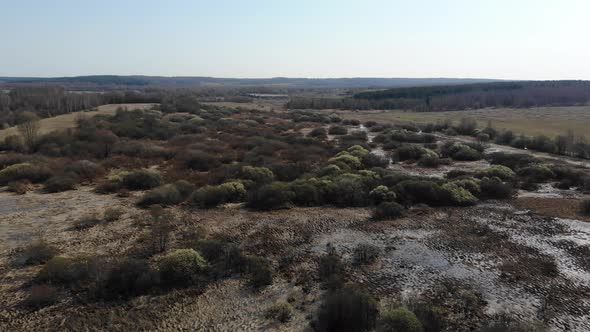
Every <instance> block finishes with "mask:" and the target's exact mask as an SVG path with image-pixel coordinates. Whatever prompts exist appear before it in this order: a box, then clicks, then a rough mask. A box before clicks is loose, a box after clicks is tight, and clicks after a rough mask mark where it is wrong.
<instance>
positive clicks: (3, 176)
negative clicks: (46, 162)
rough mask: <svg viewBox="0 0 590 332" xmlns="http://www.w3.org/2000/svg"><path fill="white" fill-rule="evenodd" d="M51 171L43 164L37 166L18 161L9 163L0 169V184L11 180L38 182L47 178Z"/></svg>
mask: <svg viewBox="0 0 590 332" xmlns="http://www.w3.org/2000/svg"><path fill="white" fill-rule="evenodd" d="M50 176H51V171H50V170H49V169H48V168H46V167H44V166H37V165H33V164H31V163H20V164H14V165H10V166H8V167H6V168H4V169H3V170H1V171H0V185H6V184H7V183H9V182H13V181H25V180H26V181H31V182H32V183H39V182H43V181H45V180H47V179H48V178H49V177H50Z"/></svg>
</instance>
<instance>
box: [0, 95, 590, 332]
mask: <svg viewBox="0 0 590 332" xmlns="http://www.w3.org/2000/svg"><path fill="white" fill-rule="evenodd" d="M229 106H231V105H223V104H218V105H216V104H214V103H213V104H208V105H201V106H200V107H194V108H192V109H188V110H187V109H178V108H174V107H161V106H158V105H154V106H151V107H147V106H145V105H141V106H140V107H135V106H134V105H125V107H121V108H118V109H117V110H115V111H113V112H108V113H104V114H102V113H99V114H96V115H94V116H92V117H84V118H78V121H75V122H74V124H73V125H74V126H73V127H72V128H71V130H67V131H63V130H61V131H52V132H48V131H44V132H40V133H39V136H38V137H37V139H36V140H35V144H34V145H31V146H27V145H26V144H25V143H24V142H21V141H19V140H18V139H17V138H13V139H12V142H11V144H10V145H8V144H4V146H3V150H4V151H3V153H2V154H0V186H2V187H1V189H0V215H1V218H0V275H1V277H0V293H1V295H2V296H1V299H0V308H1V309H0V328H1V329H2V330H7V331H13V330H124V331H129V330H203V331H228V330H232V331H258V330H269V331H306V330H309V331H313V330H315V331H371V330H375V329H376V330H378V331H401V330H403V331H473V330H477V331H505V330H512V331H547V330H556V331H562V330H563V331H569V330H572V331H586V330H588V329H590V316H588V312H589V309H590V301H589V300H588V298H587V295H586V294H588V291H590V277H589V276H590V262H589V261H588V254H589V248H590V224H588V221H590V219H588V218H589V217H588V214H589V213H588V211H589V210H590V209H589V208H588V200H589V196H588V192H589V191H590V170H589V169H588V168H587V167H585V164H583V163H575V161H576V160H575V159H574V158H572V157H568V156H559V157H551V156H548V155H545V154H534V153H524V151H519V150H516V149H513V150H498V149H497V145H495V144H492V143H491V141H488V140H481V139H476V138H473V137H468V136H455V135H453V133H452V131H457V130H458V131H461V130H462V129H464V128H461V127H460V126H461V124H455V125H453V124H449V123H447V124H441V123H439V124H435V123H430V124H426V123H418V124H412V125H410V124H408V123H406V122H405V121H402V122H398V121H392V120H391V119H390V118H375V117H373V114H372V113H370V112H369V113H367V115H366V118H365V117H364V115H360V114H357V115H358V116H356V115H355V116H354V117H353V116H350V117H349V115H351V114H352V113H340V114H338V113H334V112H325V111H322V112H319V111H284V110H275V111H270V110H269V109H267V108H256V109H248V108H245V107H243V108H240V109H237V108H231V107H229ZM355 114H356V113H355ZM48 120H50V119H47V120H43V121H48ZM375 120H377V121H375ZM433 122H435V121H433ZM454 126H457V127H454ZM56 129H59V128H56ZM473 130H474V132H473V133H472V134H473V135H472V136H475V137H477V135H478V134H480V133H481V132H480V130H481V129H478V128H473ZM480 138H481V137H480ZM529 152H530V151H529Z"/></svg>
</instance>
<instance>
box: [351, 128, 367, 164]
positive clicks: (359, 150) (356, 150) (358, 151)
mask: <svg viewBox="0 0 590 332" xmlns="http://www.w3.org/2000/svg"><path fill="white" fill-rule="evenodd" d="M363 134H365V133H364V132H363ZM365 135H366V134H365ZM346 152H347V153H349V154H351V155H353V156H355V157H357V158H362V157H364V156H366V155H368V154H369V150H367V149H365V148H363V147H362V146H360V145H358V144H357V145H353V146H351V147H349V148H348V149H346Z"/></svg>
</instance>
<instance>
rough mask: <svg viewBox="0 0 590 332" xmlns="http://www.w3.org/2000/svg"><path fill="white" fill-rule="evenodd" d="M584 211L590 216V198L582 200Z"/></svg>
mask: <svg viewBox="0 0 590 332" xmlns="http://www.w3.org/2000/svg"><path fill="white" fill-rule="evenodd" d="M582 213H583V214H584V215H586V216H590V199H585V200H583V201H582Z"/></svg>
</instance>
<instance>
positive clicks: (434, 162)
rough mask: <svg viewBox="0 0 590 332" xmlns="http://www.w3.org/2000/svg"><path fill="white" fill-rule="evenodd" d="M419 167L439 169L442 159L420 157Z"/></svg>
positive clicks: (426, 156) (433, 156) (434, 156)
mask: <svg viewBox="0 0 590 332" xmlns="http://www.w3.org/2000/svg"><path fill="white" fill-rule="evenodd" d="M418 165H420V166H422V167H433V168H435V167H438V166H439V165H440V158H439V157H438V156H436V155H425V156H422V157H420V159H419V160H418Z"/></svg>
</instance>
